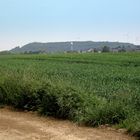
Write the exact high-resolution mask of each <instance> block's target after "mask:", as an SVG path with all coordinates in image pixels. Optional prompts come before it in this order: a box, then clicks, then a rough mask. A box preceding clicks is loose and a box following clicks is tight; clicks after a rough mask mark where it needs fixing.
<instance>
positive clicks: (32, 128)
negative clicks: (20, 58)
mask: <svg viewBox="0 0 140 140" xmlns="http://www.w3.org/2000/svg"><path fill="white" fill-rule="evenodd" d="M0 140H134V138H132V137H130V136H128V135H126V134H124V133H123V132H119V131H117V130H111V129H108V128H88V127H78V126H77V125H76V124H73V123H72V122H69V121H65V120H57V119H53V118H44V117H40V116H38V115H36V114H35V113H29V112H18V111H13V110H12V109H9V108H3V109H0Z"/></svg>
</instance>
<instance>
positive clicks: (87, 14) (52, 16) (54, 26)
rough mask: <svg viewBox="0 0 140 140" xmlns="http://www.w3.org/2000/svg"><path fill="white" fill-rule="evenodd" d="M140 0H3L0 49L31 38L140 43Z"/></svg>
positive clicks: (17, 44) (58, 40) (35, 39)
mask: <svg viewBox="0 0 140 140" xmlns="http://www.w3.org/2000/svg"><path fill="white" fill-rule="evenodd" d="M139 5H140V1H139V0H123V1H121V0H114V1H110V0H71V1H68V0H59V1H57V0H30V1H27V0H20V1H19V0H12V1H11V0H3V1H2V0H1V1H0V50H9V49H11V48H14V47H16V46H23V45H25V44H27V43H30V42H63V41H73V40H74V41H89V40H90V41H119V42H129V43H134V44H140V18H139V17H140V9H139Z"/></svg>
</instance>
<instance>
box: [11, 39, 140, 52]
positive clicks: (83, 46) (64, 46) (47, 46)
mask: <svg viewBox="0 0 140 140" xmlns="http://www.w3.org/2000/svg"><path fill="white" fill-rule="evenodd" d="M104 46H108V47H109V48H110V50H111V51H113V50H119V49H122V48H123V49H125V50H126V51H132V50H136V49H138V50H139V49H140V46H136V45H134V44H130V43H121V42H93V41H73V43H71V42H52V43H39V42H33V43H29V44H27V45H24V46H23V47H21V48H20V47H16V48H14V49H12V50H10V52H12V53H25V52H27V53H29V52H46V53H55V52H66V51H67V52H68V51H71V50H72V51H87V50H89V49H97V50H102V48H103V47H104Z"/></svg>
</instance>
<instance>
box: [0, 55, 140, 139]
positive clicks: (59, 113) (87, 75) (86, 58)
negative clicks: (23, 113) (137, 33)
mask: <svg viewBox="0 0 140 140" xmlns="http://www.w3.org/2000/svg"><path fill="white" fill-rule="evenodd" d="M0 103H1V104H7V105H12V106H14V107H16V108H19V109H26V110H33V111H38V112H39V113H41V114H44V115H48V116H55V117H60V118H65V119H70V120H72V121H75V122H77V123H80V124H86V125H90V126H98V125H102V124H110V125H114V124H116V125H118V126H119V127H122V128H127V130H128V131H129V132H130V133H132V134H134V135H137V136H139V137H140V123H139V122H140V54H139V53H120V54H67V55H66V54H58V55H7V56H2V55H1V56H0Z"/></svg>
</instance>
